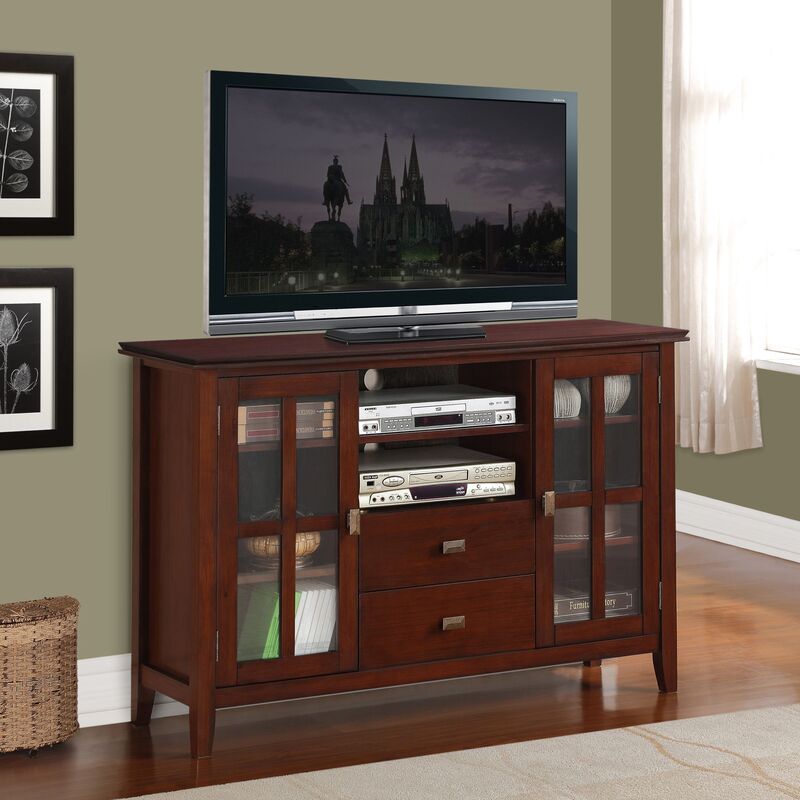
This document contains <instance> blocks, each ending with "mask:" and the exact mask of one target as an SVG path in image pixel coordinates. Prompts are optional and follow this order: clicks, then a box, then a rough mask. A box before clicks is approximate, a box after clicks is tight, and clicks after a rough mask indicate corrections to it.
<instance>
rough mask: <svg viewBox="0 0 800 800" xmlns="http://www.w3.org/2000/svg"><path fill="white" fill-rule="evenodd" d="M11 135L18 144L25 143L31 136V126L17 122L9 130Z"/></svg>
mask: <svg viewBox="0 0 800 800" xmlns="http://www.w3.org/2000/svg"><path fill="white" fill-rule="evenodd" d="M11 135H12V136H13V137H14V138H15V139H16V140H17V141H18V142H27V141H28V139H30V138H31V136H33V126H32V125H30V124H29V123H27V122H18V123H17V124H16V125H14V127H13V128H11Z"/></svg>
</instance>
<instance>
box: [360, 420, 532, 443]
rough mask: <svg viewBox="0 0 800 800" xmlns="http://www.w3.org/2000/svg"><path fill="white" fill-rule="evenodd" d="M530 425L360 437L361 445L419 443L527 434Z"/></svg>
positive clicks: (404, 432) (379, 434) (373, 434)
mask: <svg viewBox="0 0 800 800" xmlns="http://www.w3.org/2000/svg"><path fill="white" fill-rule="evenodd" d="M528 431H530V425H523V424H515V425H482V426H480V427H475V428H445V429H444V430H424V431H403V432H401V433H371V434H366V435H362V436H359V437H358V443H359V444H372V443H373V442H419V441H424V440H426V439H462V438H466V437H467V436H498V435H500V434H511V433H527V432H528Z"/></svg>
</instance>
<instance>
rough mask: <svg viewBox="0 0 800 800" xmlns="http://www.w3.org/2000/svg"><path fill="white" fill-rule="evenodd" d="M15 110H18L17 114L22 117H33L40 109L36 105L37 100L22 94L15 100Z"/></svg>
mask: <svg viewBox="0 0 800 800" xmlns="http://www.w3.org/2000/svg"><path fill="white" fill-rule="evenodd" d="M14 108H16V109H17V114H19V115H20V116H21V117H32V116H33V115H34V114H35V113H36V111H37V109H38V108H39V107H38V106H37V105H36V101H35V100H33V99H31V98H30V97H28V96H27V95H24V94H21V95H20V96H19V97H15V98H14Z"/></svg>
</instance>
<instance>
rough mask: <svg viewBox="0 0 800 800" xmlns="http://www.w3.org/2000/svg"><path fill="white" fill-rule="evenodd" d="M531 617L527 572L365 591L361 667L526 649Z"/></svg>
mask: <svg viewBox="0 0 800 800" xmlns="http://www.w3.org/2000/svg"><path fill="white" fill-rule="evenodd" d="M533 619H534V617H533V576H520V577H517V578H496V579H494V580H489V581H470V582H467V583H457V584H452V585H447V586H423V587H421V588H416V589H398V590H396V591H390V592H370V593H368V594H364V595H362V596H361V624H360V629H361V666H362V667H363V668H364V669H377V668H379V667H391V666H395V665H398V664H410V663H414V662H419V661H432V660H438V659H444V658H464V657H466V656H476V655H483V654H484V653H502V652H505V651H511V650H530V649H531V648H532V647H533V646H534V641H533ZM447 620H452V621H453V623H454V625H455V626H456V627H453V628H452V629H447V627H446V625H447V622H446V621H447ZM457 626H463V627H457Z"/></svg>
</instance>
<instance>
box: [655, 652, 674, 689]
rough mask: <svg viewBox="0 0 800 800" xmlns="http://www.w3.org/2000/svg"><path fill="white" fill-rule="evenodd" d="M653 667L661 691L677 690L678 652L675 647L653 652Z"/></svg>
mask: <svg viewBox="0 0 800 800" xmlns="http://www.w3.org/2000/svg"><path fill="white" fill-rule="evenodd" d="M653 669H655V672H656V680H657V681H658V689H659V691H661V692H677V691H678V654H677V652H676V650H675V648H670V649H669V650H664V649H662V650H657V651H656V652H655V653H653Z"/></svg>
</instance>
